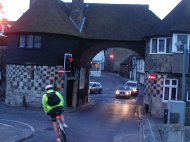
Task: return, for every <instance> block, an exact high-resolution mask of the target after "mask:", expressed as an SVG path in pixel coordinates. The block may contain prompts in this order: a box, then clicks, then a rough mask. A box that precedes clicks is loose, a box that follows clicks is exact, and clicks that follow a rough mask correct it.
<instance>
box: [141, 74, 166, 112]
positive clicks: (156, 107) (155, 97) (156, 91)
mask: <svg viewBox="0 0 190 142" xmlns="http://www.w3.org/2000/svg"><path fill="white" fill-rule="evenodd" d="M165 78H167V75H165V74H156V80H155V81H149V80H148V78H147V76H146V77H145V87H146V88H145V92H146V96H145V99H144V103H145V104H148V105H149V103H150V97H152V110H151V111H152V113H155V114H160V115H163V108H162V105H163V104H162V96H163V84H164V79H165ZM151 87H152V90H151Z"/></svg>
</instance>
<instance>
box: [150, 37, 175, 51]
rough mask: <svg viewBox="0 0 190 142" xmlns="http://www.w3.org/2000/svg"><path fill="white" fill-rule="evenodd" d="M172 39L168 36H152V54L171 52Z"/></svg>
mask: <svg viewBox="0 0 190 142" xmlns="http://www.w3.org/2000/svg"><path fill="white" fill-rule="evenodd" d="M171 49H172V39H171V38H170V37H167V38H152V39H151V40H150V53H151V54H168V53H171Z"/></svg>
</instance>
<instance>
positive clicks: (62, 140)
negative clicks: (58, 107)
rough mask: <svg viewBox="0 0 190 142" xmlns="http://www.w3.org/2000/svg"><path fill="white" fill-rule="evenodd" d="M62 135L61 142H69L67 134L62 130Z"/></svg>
mask: <svg viewBox="0 0 190 142" xmlns="http://www.w3.org/2000/svg"><path fill="white" fill-rule="evenodd" d="M60 133H61V142H67V137H66V134H65V132H64V131H63V130H60Z"/></svg>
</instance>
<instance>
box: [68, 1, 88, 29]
mask: <svg viewBox="0 0 190 142" xmlns="http://www.w3.org/2000/svg"><path fill="white" fill-rule="evenodd" d="M70 19H71V20H72V21H73V23H74V24H75V26H76V27H77V29H78V30H79V31H80V32H81V30H82V26H83V24H84V20H85V17H84V0H72V8H71V14H70Z"/></svg>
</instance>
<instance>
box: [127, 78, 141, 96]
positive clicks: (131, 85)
mask: <svg viewBox="0 0 190 142" xmlns="http://www.w3.org/2000/svg"><path fill="white" fill-rule="evenodd" d="M125 85H126V86H128V87H129V88H130V89H131V90H132V92H131V95H132V96H137V95H138V92H139V90H138V82H137V81H132V80H129V81H127V82H126V84H125Z"/></svg>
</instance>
